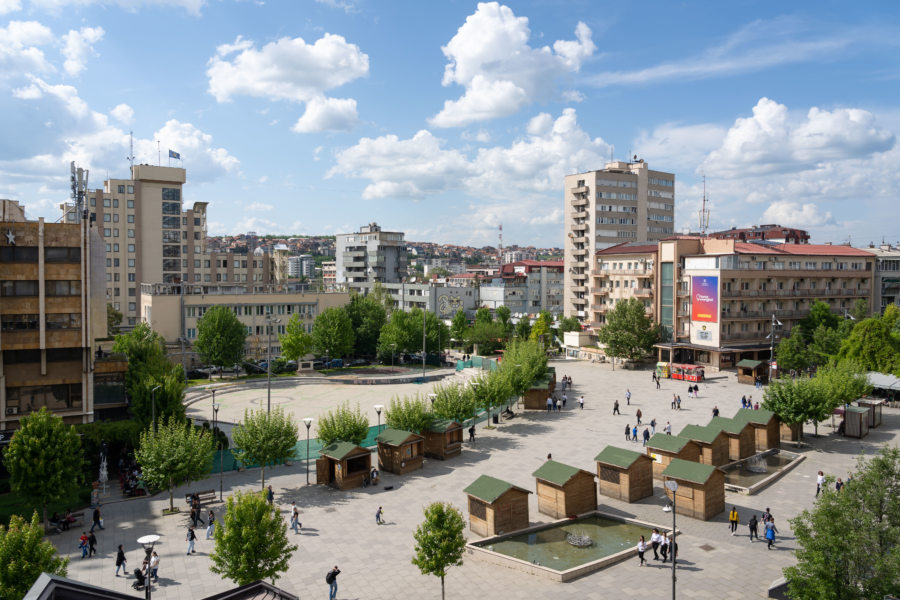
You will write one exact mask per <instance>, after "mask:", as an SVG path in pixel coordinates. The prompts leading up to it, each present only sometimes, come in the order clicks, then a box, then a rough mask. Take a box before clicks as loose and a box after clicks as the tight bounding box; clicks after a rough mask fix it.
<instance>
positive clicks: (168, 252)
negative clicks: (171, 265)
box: [162, 245, 181, 258]
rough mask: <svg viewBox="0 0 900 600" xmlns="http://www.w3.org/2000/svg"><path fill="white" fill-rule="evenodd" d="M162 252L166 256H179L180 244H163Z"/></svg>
mask: <svg viewBox="0 0 900 600" xmlns="http://www.w3.org/2000/svg"><path fill="white" fill-rule="evenodd" d="M162 249H163V253H162V255H163V256H165V257H167V258H174V257H178V256H181V246H173V245H165V246H163V247H162Z"/></svg>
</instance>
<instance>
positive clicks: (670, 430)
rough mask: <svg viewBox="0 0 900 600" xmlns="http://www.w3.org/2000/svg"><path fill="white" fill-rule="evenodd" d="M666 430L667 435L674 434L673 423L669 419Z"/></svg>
mask: <svg viewBox="0 0 900 600" xmlns="http://www.w3.org/2000/svg"><path fill="white" fill-rule="evenodd" d="M665 431H666V435H672V424H671V423H670V422H668V421H666V427H665Z"/></svg>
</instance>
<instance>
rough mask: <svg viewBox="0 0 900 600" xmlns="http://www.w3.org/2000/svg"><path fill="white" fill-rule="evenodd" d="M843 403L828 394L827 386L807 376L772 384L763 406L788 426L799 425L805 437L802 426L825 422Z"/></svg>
mask: <svg viewBox="0 0 900 600" xmlns="http://www.w3.org/2000/svg"><path fill="white" fill-rule="evenodd" d="M840 404H841V403H840V402H839V401H836V400H835V399H834V398H833V397H832V396H831V395H830V394H828V390H827V388H826V386H824V385H822V384H820V383H819V382H817V381H814V380H812V379H809V378H807V377H799V378H797V379H786V378H783V379H776V380H775V381H771V382H769V386H768V387H767V388H766V391H765V392H764V393H763V404H762V406H763V408H765V409H766V410H771V411H772V412H774V413H775V414H776V415H777V416H778V418H779V419H781V421H782V422H783V423H785V424H786V425H800V426H801V428H800V437H801V438H802V437H803V428H802V425H803V423H805V422H806V421H813V422H815V423H818V422H819V421H823V420H825V418H826V417H827V416H828V415H830V414H831V413H832V412H833V411H834V409H835V408H837V407H838V406H839V405H840Z"/></svg>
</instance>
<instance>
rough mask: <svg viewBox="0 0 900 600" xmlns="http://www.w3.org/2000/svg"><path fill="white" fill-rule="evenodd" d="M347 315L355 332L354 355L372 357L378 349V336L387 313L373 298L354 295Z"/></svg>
mask: <svg viewBox="0 0 900 600" xmlns="http://www.w3.org/2000/svg"><path fill="white" fill-rule="evenodd" d="M347 315H348V316H349V317H350V322H351V324H352V325H353V331H355V332H356V347H355V352H356V354H365V355H366V356H372V355H374V354H375V352H376V350H377V349H378V336H379V335H381V328H382V327H384V324H385V323H386V322H387V311H386V310H385V309H384V306H383V305H381V304H379V303H378V301H376V300H375V299H374V298H371V297H369V296H361V295H359V294H354V295H353V296H352V297H351V298H350V304H348V305H347Z"/></svg>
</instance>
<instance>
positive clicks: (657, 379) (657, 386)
mask: <svg viewBox="0 0 900 600" xmlns="http://www.w3.org/2000/svg"><path fill="white" fill-rule="evenodd" d="M656 389H659V377H657V378H656Z"/></svg>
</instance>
